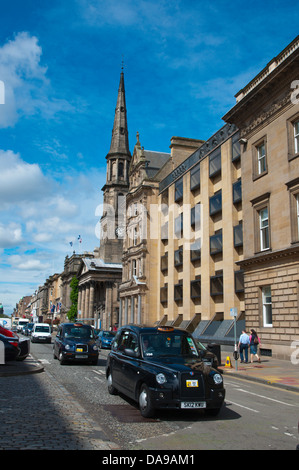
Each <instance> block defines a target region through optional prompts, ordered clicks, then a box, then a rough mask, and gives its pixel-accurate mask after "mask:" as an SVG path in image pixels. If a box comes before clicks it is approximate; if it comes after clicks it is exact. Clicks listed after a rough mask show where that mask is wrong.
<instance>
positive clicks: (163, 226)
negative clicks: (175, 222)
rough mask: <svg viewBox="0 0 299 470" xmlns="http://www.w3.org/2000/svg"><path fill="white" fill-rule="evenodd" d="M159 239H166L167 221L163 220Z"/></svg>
mask: <svg viewBox="0 0 299 470" xmlns="http://www.w3.org/2000/svg"><path fill="white" fill-rule="evenodd" d="M161 240H162V241H166V240H168V222H165V224H164V225H162V227H161Z"/></svg>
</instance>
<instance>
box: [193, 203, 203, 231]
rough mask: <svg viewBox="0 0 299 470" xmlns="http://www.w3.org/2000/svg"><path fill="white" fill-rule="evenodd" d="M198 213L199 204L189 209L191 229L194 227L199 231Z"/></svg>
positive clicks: (199, 209) (199, 210)
mask: <svg viewBox="0 0 299 470" xmlns="http://www.w3.org/2000/svg"><path fill="white" fill-rule="evenodd" d="M200 212H201V204H200V203H199V204H196V206H194V207H192V209H191V227H193V226H195V229H200Z"/></svg>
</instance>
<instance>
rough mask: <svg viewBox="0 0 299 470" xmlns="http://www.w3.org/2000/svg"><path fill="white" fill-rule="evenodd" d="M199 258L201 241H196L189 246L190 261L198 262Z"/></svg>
mask: <svg viewBox="0 0 299 470" xmlns="http://www.w3.org/2000/svg"><path fill="white" fill-rule="evenodd" d="M200 257H201V240H196V242H194V243H192V244H191V245H190V260H191V262H193V261H198V260H200Z"/></svg>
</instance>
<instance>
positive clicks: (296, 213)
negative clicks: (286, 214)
mask: <svg viewBox="0 0 299 470" xmlns="http://www.w3.org/2000/svg"><path fill="white" fill-rule="evenodd" d="M286 186H287V187H288V190H289V193H290V216H291V217H290V223H291V242H292V243H297V242H298V241H299V178H296V179H294V180H292V181H290V182H289V183H286Z"/></svg>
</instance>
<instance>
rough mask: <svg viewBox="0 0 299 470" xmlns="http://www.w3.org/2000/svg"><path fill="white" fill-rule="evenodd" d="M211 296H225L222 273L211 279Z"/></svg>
mask: <svg viewBox="0 0 299 470" xmlns="http://www.w3.org/2000/svg"><path fill="white" fill-rule="evenodd" d="M210 295H211V296H212V297H214V296H217V295H223V272H222V271H220V272H219V273H218V274H215V276H211V278H210Z"/></svg>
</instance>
